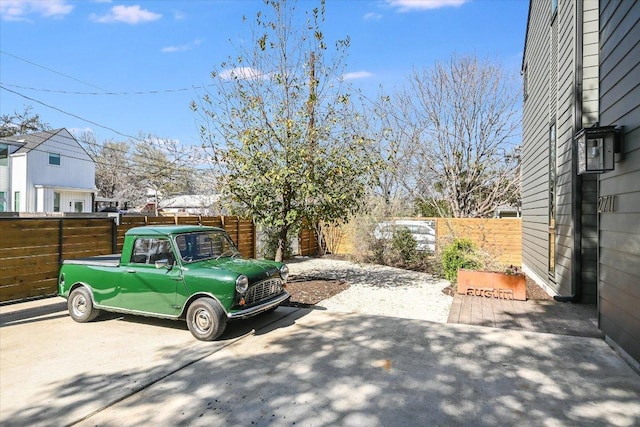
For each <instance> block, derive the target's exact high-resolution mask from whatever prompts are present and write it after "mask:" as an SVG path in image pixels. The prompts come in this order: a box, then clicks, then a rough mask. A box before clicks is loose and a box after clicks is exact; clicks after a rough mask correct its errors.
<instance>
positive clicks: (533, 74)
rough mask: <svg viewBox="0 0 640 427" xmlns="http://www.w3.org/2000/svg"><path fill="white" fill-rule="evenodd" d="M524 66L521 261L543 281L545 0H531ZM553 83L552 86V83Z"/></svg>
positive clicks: (548, 106) (547, 102) (551, 105)
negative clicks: (542, 0) (543, 0)
mask: <svg viewBox="0 0 640 427" xmlns="http://www.w3.org/2000/svg"><path fill="white" fill-rule="evenodd" d="M529 7H530V10H529V22H528V28H527V38H526V42H525V56H524V60H523V72H524V73H525V79H526V82H527V84H526V92H527V93H526V97H525V99H524V104H523V127H522V136H523V141H522V165H521V173H522V262H523V267H524V268H525V269H526V270H527V272H528V273H529V274H530V275H532V276H534V277H536V278H537V279H538V280H539V281H542V282H543V283H544V284H547V283H548V278H547V271H548V244H549V235H548V220H549V219H548V215H549V171H548V169H549V125H550V124H551V120H550V117H551V116H552V114H551V113H550V110H552V111H555V100H554V101H553V102H552V99H551V96H550V93H551V92H552V91H553V92H555V89H552V88H551V87H550V84H552V82H554V80H553V79H551V78H550V74H551V67H550V64H549V58H550V52H549V48H550V41H549V37H550V33H549V31H550V23H551V10H550V9H551V8H550V2H541V1H532V2H531V4H530V6H529ZM554 88H555V86H554Z"/></svg>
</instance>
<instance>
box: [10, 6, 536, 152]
mask: <svg viewBox="0 0 640 427" xmlns="http://www.w3.org/2000/svg"><path fill="white" fill-rule="evenodd" d="M528 3H529V2H528V0H351V1H349V0H327V5H326V17H327V19H326V22H325V24H324V27H323V28H324V31H325V34H326V36H327V37H328V38H329V39H339V38H344V37H346V36H349V37H350V39H351V47H350V48H349V50H348V57H347V59H346V64H347V67H346V73H347V76H346V77H348V78H350V79H351V82H352V83H353V84H354V85H355V86H356V87H358V88H361V89H362V90H363V91H364V93H365V94H368V95H371V96H374V95H375V93H377V91H378V87H379V86H380V85H382V86H383V87H384V88H385V90H386V91H388V92H390V91H392V90H393V88H394V87H396V86H398V85H401V84H402V83H403V82H404V80H405V79H406V78H407V77H408V75H409V74H410V73H411V72H412V71H413V70H414V69H423V68H428V67H431V66H432V65H433V64H434V62H436V61H440V60H447V59H449V58H450V56H451V55H452V54H454V53H456V54H477V55H478V56H480V57H488V58H491V59H492V60H495V61H497V62H500V63H501V64H502V65H503V66H505V67H507V68H511V69H512V70H514V72H518V71H519V68H520V63H521V58H522V51H523V47H524V34H525V30H526V24H527V10H528ZM317 4H318V2H315V1H306V0H303V1H300V2H299V4H298V7H299V8H306V7H309V8H311V7H314V6H315V5H317ZM261 9H264V6H263V3H262V1H258V0H240V1H234V0H183V1H169V0H162V1H151V0H149V1H145V0H138V1H136V0H133V1H123V0H112V1H110V0H84V1H68V0H35V1H27V0H0V19H1V20H0V86H2V88H0V112H1V113H2V114H10V113H13V112H14V110H17V111H23V110H24V107H26V106H31V107H33V110H32V111H33V112H34V113H38V114H39V115H40V117H41V119H42V120H43V121H44V122H46V123H48V124H49V125H50V126H51V127H53V128H61V127H64V128H67V129H69V130H70V131H72V132H77V131H81V130H92V131H93V132H94V134H95V135H96V137H97V139H98V141H99V142H102V141H104V140H107V139H114V140H125V139H127V138H126V136H123V135H131V136H138V134H139V132H143V133H144V134H154V135H156V136H158V137H160V138H167V139H177V140H179V141H180V142H181V143H182V144H199V137H198V124H197V121H196V117H195V116H194V114H193V113H192V112H191V110H190V109H189V103H190V101H191V100H194V99H195V100H197V99H198V98H199V97H200V96H201V94H202V92H201V91H200V90H198V89H197V88H198V87H202V86H205V85H207V84H208V83H209V82H210V80H209V79H210V77H209V75H210V73H211V71H212V70H214V69H217V68H218V66H219V64H220V63H221V62H222V61H223V60H225V59H226V58H227V57H228V56H229V55H233V54H234V53H235V52H236V51H235V49H234V47H233V46H232V45H231V44H230V42H229V40H232V41H233V42H238V41H239V40H243V39H246V38H248V37H249V33H248V28H249V27H248V26H247V25H246V24H243V22H242V17H243V16H246V17H247V18H248V19H250V20H252V19H253V18H254V17H255V14H256V12H257V11H258V10H261Z"/></svg>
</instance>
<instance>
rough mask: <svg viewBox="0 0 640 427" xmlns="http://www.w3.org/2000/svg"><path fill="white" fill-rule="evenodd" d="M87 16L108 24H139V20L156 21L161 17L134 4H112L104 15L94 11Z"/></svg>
mask: <svg viewBox="0 0 640 427" xmlns="http://www.w3.org/2000/svg"><path fill="white" fill-rule="evenodd" d="M89 18H90V19H91V20H93V21H96V22H100V23H102V24H109V23H112V22H124V23H125V24H133V25H135V24H139V23H141V22H151V21H157V20H158V19H160V18H162V15H161V14H159V13H154V12H150V11H148V10H146V9H141V8H140V6H139V5H134V6H122V5H118V6H113V7H112V8H111V11H110V12H109V13H107V14H106V15H102V16H98V15H96V14H95V13H92V14H91V15H89Z"/></svg>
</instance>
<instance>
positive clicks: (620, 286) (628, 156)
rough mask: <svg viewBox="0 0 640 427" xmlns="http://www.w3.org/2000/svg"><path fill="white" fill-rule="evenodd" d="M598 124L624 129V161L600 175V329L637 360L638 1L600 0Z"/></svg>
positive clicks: (639, 215) (639, 236)
mask: <svg viewBox="0 0 640 427" xmlns="http://www.w3.org/2000/svg"><path fill="white" fill-rule="evenodd" d="M600 46H601V50H600V123H601V125H618V126H624V131H625V135H624V160H623V161H622V162H619V163H616V165H615V167H616V168H615V171H613V172H609V173H606V174H603V175H601V176H600V184H599V185H600V196H614V197H615V205H614V211H613V212H603V213H601V214H600V248H599V250H600V256H599V275H598V276H599V277H598V279H599V311H600V329H602V331H603V332H604V333H605V334H606V335H607V337H609V338H610V339H611V340H613V341H615V343H616V344H617V345H619V346H620V347H622V349H624V350H625V351H626V352H627V353H628V354H629V355H630V356H631V357H633V358H634V359H635V360H636V361H639V362H640V310H638V307H640V2H637V1H636V2H632V1H622V2H621V1H607V0H602V1H601V9H600Z"/></svg>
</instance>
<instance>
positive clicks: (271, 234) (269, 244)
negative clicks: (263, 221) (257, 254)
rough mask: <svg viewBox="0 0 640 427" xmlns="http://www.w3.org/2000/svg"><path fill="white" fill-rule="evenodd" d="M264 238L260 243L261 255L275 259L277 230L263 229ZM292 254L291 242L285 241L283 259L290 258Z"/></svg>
mask: <svg viewBox="0 0 640 427" xmlns="http://www.w3.org/2000/svg"><path fill="white" fill-rule="evenodd" d="M264 237H265V240H264V243H263V245H262V253H261V255H262V257H263V258H266V259H275V258H276V253H277V251H278V239H279V236H278V230H273V229H272V230H265V234H264ZM292 254H293V248H292V247H291V242H289V241H287V242H286V246H285V250H284V255H283V259H288V258H291V255H292Z"/></svg>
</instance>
